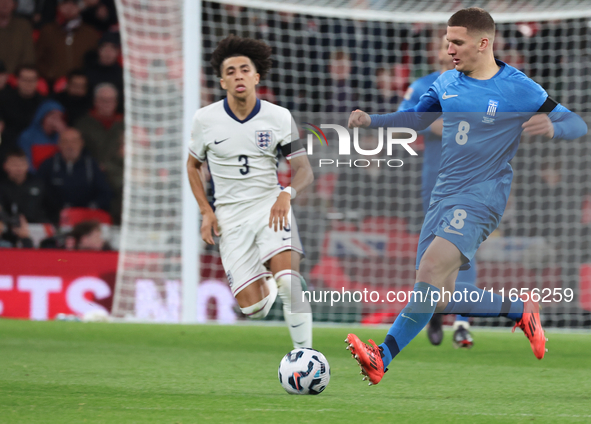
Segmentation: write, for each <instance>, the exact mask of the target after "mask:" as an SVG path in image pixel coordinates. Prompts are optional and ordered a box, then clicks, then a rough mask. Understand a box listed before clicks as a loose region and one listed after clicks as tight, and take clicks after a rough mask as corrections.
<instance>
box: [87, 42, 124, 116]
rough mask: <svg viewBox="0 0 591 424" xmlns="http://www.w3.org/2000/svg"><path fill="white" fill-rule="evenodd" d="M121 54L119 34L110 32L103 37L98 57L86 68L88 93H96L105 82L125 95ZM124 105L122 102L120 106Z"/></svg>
mask: <svg viewBox="0 0 591 424" xmlns="http://www.w3.org/2000/svg"><path fill="white" fill-rule="evenodd" d="M120 54H121V41H120V38H119V34H118V33H113V32H109V33H106V34H105V35H103V37H102V38H101V40H100V42H99V47H98V51H97V55H96V57H95V58H92V59H91V60H90V64H89V65H88V66H87V68H86V75H87V76H88V91H89V92H90V93H94V90H95V88H96V87H97V86H98V85H99V84H102V83H105V82H108V83H111V84H113V85H114V86H115V87H116V88H117V91H118V92H119V94H122V93H123V68H122V67H121V65H120V64H119V56H120ZM120 100H122V99H120ZM122 103H123V102H122V101H121V102H120V105H121V104H122ZM120 110H122V109H120Z"/></svg>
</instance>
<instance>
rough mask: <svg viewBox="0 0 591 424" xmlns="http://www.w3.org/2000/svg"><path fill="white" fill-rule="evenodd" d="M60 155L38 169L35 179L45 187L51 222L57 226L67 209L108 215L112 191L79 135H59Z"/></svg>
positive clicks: (73, 131)
mask: <svg viewBox="0 0 591 424" xmlns="http://www.w3.org/2000/svg"><path fill="white" fill-rule="evenodd" d="M58 147H59V152H58V153H56V154H55V155H54V156H53V157H51V158H49V159H47V160H46V161H45V162H43V164H41V166H40V167H39V171H38V175H39V177H40V178H41V179H43V181H45V183H46V184H47V185H48V187H47V191H48V194H49V198H50V199H51V209H50V211H49V213H50V218H51V219H52V221H54V222H56V221H57V220H58V218H59V213H60V211H61V210H62V209H63V208H66V207H83V208H95V209H96V208H98V209H103V210H105V211H107V212H108V211H109V208H110V205H111V190H110V188H109V184H108V183H107V179H106V177H105V174H104V173H103V171H101V170H100V168H99V166H98V164H97V163H96V161H95V160H94V159H93V158H92V157H91V156H90V155H88V154H85V153H84V152H83V149H84V140H83V139H82V136H81V135H80V132H79V131H78V130H76V129H74V128H68V129H66V130H64V131H63V132H62V133H61V134H60V138H59V143H58Z"/></svg>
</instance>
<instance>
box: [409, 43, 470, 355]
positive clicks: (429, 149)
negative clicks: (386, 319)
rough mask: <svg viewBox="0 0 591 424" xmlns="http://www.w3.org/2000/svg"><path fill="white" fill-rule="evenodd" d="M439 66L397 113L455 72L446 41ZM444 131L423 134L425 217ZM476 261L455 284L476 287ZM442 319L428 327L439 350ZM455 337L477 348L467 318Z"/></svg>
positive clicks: (440, 46)
mask: <svg viewBox="0 0 591 424" xmlns="http://www.w3.org/2000/svg"><path fill="white" fill-rule="evenodd" d="M436 47H437V50H436V55H437V58H436V60H437V64H438V65H439V69H438V70H437V71H435V72H432V73H430V74H429V75H425V76H424V77H421V78H419V79H417V80H416V81H414V82H413V83H412V84H411V85H410V87H408V90H407V91H406V93H405V94H404V99H403V101H402V103H400V106H399V107H398V110H405V109H410V108H412V107H414V106H416V105H417V104H418V103H419V99H420V98H421V96H422V95H423V94H424V93H426V92H427V90H428V89H429V87H431V84H433V83H434V82H435V80H436V79H437V78H439V76H440V75H441V74H443V73H444V72H446V71H449V70H451V69H454V64H453V62H452V59H451V57H450V56H449V55H448V54H447V38H446V37H443V39H441V40H439V39H438V41H437V42H436ZM442 131H443V119H442V118H439V119H437V120H436V121H435V122H433V123H432V124H431V125H430V126H429V128H427V129H426V130H424V131H422V135H423V143H424V146H425V148H424V150H423V171H422V173H421V197H422V199H423V213H424V214H425V215H427V211H428V210H429V203H430V201H431V192H432V191H433V188H434V187H435V183H436V182H437V174H438V172H439V163H440V162H441V133H442ZM476 275H477V273H476V259H475V258H474V259H472V261H470V268H469V269H464V270H462V271H460V272H458V279H457V280H456V281H458V282H462V283H468V284H476ZM442 321H443V315H442V314H433V317H432V318H431V321H429V325H428V326H427V336H428V338H429V341H430V342H431V344H433V345H435V346H437V345H439V344H441V342H442V341H443V328H442ZM453 329H454V333H453V337H452V342H453V345H454V347H455V348H467V349H470V348H471V347H472V345H473V344H474V340H473V339H472V334H470V323H469V321H468V317H464V316H462V315H456V316H455V321H454V326H453Z"/></svg>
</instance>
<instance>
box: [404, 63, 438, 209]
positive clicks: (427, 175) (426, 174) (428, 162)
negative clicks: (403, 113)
mask: <svg viewBox="0 0 591 424" xmlns="http://www.w3.org/2000/svg"><path fill="white" fill-rule="evenodd" d="M440 75H441V72H439V71H436V72H433V73H431V74H429V75H425V76H424V77H422V78H419V79H418V80H416V81H415V82H413V83H412V84H411V85H410V87H409V88H408V90H407V91H406V94H405V95H404V100H403V101H402V103H400V107H399V108H398V110H404V109H410V108H411V107H414V106H416V105H417V104H418V103H419V99H420V98H421V96H422V95H423V94H424V93H426V92H427V90H428V89H429V87H430V86H431V84H433V83H434V82H435V80H436V79H437V78H439V76H440ZM422 135H423V141H424V144H425V150H424V151H423V171H422V173H421V197H422V198H423V212H424V213H427V209H428V208H429V200H430V199H431V192H432V191H433V187H435V183H436V181H437V174H438V173H439V163H440V162H441V137H440V136H438V135H437V134H433V133H432V132H431V131H430V130H429V129H427V130H425V131H423V132H422Z"/></svg>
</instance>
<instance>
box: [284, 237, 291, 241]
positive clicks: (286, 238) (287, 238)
mask: <svg viewBox="0 0 591 424" xmlns="http://www.w3.org/2000/svg"><path fill="white" fill-rule="evenodd" d="M290 238H291V237H285V238H284V239H283V241H285V240H289V239H290Z"/></svg>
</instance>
